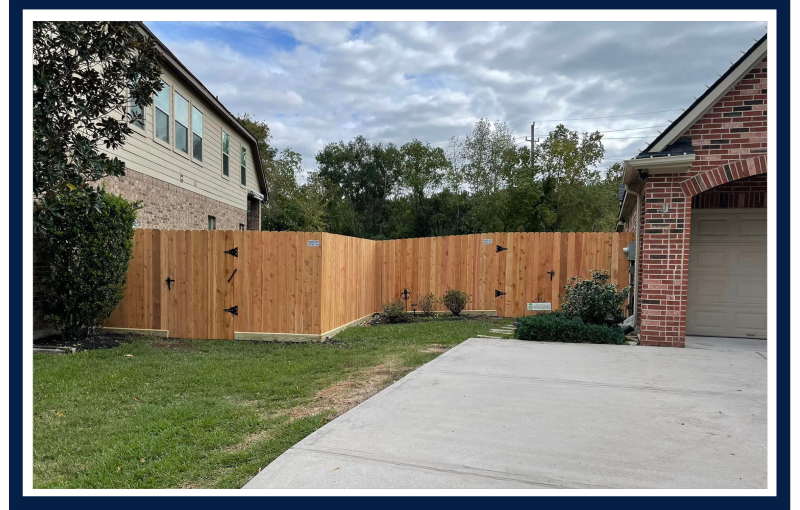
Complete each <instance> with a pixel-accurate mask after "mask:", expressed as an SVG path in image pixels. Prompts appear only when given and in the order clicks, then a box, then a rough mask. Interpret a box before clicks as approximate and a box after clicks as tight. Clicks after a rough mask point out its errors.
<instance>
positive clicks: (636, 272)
mask: <svg viewBox="0 0 800 510" xmlns="http://www.w3.org/2000/svg"><path fill="white" fill-rule="evenodd" d="M625 192H626V193H630V194H631V195H633V196H635V197H636V255H635V257H634V259H635V260H634V261H633V327H634V328H636V326H637V324H638V320H639V314H638V309H639V252H640V251H642V250H641V249H640V247H641V231H642V195H641V194H640V193H637V192H636V191H633V190H632V189H631V188H630V187H629V186H628V185H627V184H626V185H625Z"/></svg>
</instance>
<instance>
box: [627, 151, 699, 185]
mask: <svg viewBox="0 0 800 510" xmlns="http://www.w3.org/2000/svg"><path fill="white" fill-rule="evenodd" d="M694 160H695V155H694V154H684V155H680V156H661V157H653V158H633V159H627V160H625V162H624V163H623V170H622V182H623V183H624V184H626V185H631V184H635V183H637V182H638V181H639V171H640V170H641V171H642V172H647V174H648V175H658V174H680V173H686V172H688V171H689V169H690V168H691V166H692V163H694Z"/></svg>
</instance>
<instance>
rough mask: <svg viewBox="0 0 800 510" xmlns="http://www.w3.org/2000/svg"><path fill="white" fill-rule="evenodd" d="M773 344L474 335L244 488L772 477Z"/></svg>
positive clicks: (731, 481) (757, 484)
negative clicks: (645, 343)
mask: <svg viewBox="0 0 800 510" xmlns="http://www.w3.org/2000/svg"><path fill="white" fill-rule="evenodd" d="M766 375H767V364H766V353H765V352H762V351H753V350H733V351H727V350H719V349H714V348H711V349H708V348H704V349H688V348H687V349H671V348H653V347H639V346H604V345H588V344H578V345H573V344H550V343H538V342H524V341H518V340H489V339H471V340H468V341H466V342H464V343H462V344H461V345H459V346H458V347H455V348H454V349H452V350H450V351H448V352H447V353H445V354H443V355H442V356H440V357H439V358H437V359H435V360H434V361H432V362H430V363H428V364H427V365H424V366H423V367H421V368H419V369H418V370H416V371H414V372H412V373H411V374H409V375H408V376H406V377H405V378H403V379H402V380H400V381H398V382H397V383H395V384H394V385H392V386H390V387H389V388H387V389H385V390H384V391H382V392H380V393H379V394H378V395H376V396H374V397H373V398H371V399H369V400H367V401H366V402H364V403H362V404H361V405H359V406H357V407H355V408H354V409H352V410H351V411H349V412H347V413H345V414H344V415H342V416H340V417H339V418H337V419H336V420H334V421H332V422H331V423H329V424H327V425H325V426H324V427H322V428H321V429H319V430H318V431H316V432H314V433H313V434H311V435H310V436H308V437H307V438H305V439H304V440H303V441H300V442H299V443H298V444H297V445H295V446H294V447H293V448H291V449H290V450H288V451H287V452H286V453H284V454H283V455H281V456H280V457H279V458H278V459H276V460H275V461H274V462H273V463H272V464H270V465H269V466H267V467H266V468H265V469H264V470H262V471H261V473H259V474H258V476H256V477H255V478H254V479H253V480H251V481H250V482H249V483H248V484H247V485H246V486H245V488H247V489H250V488H253V489H258V488H553V487H564V488H587V487H590V488H609V487H611V488H766V486H767V479H766V476H767V450H766V448H767V419H766V414H767V401H766V394H767V378H766Z"/></svg>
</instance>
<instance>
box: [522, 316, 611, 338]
mask: <svg viewBox="0 0 800 510" xmlns="http://www.w3.org/2000/svg"><path fill="white" fill-rule="evenodd" d="M515 336H516V337H517V338H518V339H520V340H538V341H540V342H569V343H584V342H590V343H593V344H623V343H625V335H624V334H623V333H622V330H621V329H620V328H618V327H612V326H603V325H599V324H586V323H584V322H583V321H582V320H581V319H580V317H569V316H567V315H564V314H563V313H560V312H550V313H544V314H538V315H528V316H526V317H520V318H519V326H517V331H516V335H515Z"/></svg>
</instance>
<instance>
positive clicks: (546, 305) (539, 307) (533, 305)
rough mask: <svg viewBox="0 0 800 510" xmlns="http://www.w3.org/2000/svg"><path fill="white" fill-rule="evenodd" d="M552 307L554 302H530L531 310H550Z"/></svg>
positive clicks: (529, 307)
mask: <svg viewBox="0 0 800 510" xmlns="http://www.w3.org/2000/svg"><path fill="white" fill-rule="evenodd" d="M552 309H553V304H552V303H528V311H529V312H549V311H551V310H552Z"/></svg>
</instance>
